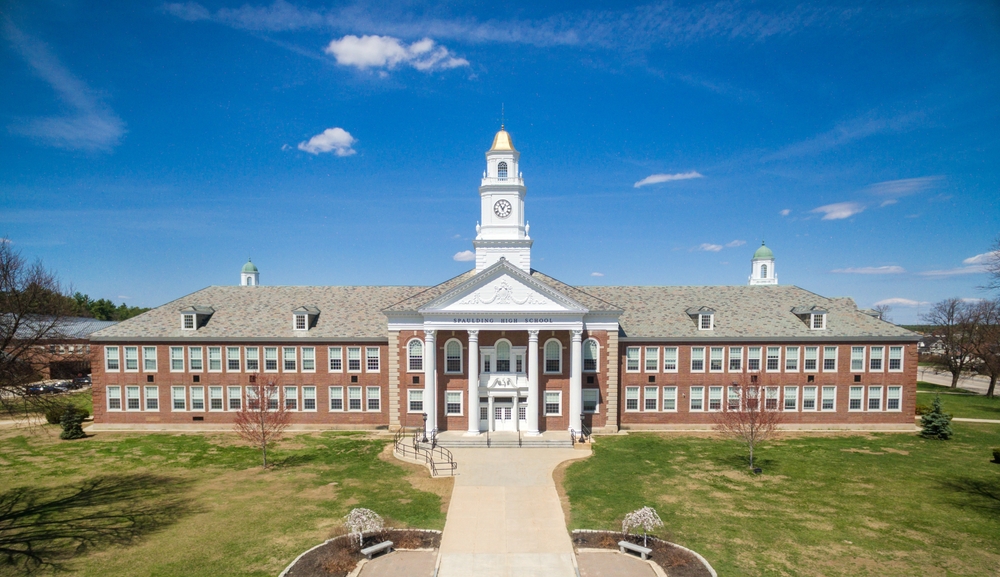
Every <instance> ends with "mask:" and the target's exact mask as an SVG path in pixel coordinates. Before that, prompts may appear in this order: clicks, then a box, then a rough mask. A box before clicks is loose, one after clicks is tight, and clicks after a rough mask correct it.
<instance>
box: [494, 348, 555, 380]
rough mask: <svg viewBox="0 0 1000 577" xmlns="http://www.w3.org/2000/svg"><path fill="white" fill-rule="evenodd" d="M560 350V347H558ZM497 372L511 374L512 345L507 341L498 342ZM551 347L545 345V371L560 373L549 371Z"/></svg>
mask: <svg viewBox="0 0 1000 577" xmlns="http://www.w3.org/2000/svg"><path fill="white" fill-rule="evenodd" d="M556 348H557V349H558V345H557V346H556ZM496 351H497V372H498V373H509V372H510V343H508V342H507V341H499V342H497V347H496ZM548 355H549V346H548V344H546V345H545V370H546V372H551V371H558V367H557V368H556V369H549V357H548ZM557 358H558V356H557Z"/></svg>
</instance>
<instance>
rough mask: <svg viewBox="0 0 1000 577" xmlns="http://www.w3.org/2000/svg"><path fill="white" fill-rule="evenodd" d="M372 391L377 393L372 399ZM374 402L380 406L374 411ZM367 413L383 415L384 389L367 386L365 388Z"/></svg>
mask: <svg viewBox="0 0 1000 577" xmlns="http://www.w3.org/2000/svg"><path fill="white" fill-rule="evenodd" d="M372 391H375V396H374V397H372ZM372 401H375V404H376V405H378V406H377V407H375V408H374V409H373V408H372ZM365 412H366V413H381V412H382V387H379V386H377V385H375V386H366V387H365Z"/></svg>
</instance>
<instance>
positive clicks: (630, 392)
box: [625, 387, 639, 411]
mask: <svg viewBox="0 0 1000 577" xmlns="http://www.w3.org/2000/svg"><path fill="white" fill-rule="evenodd" d="M625 410H626V411H638V410H639V387H625Z"/></svg>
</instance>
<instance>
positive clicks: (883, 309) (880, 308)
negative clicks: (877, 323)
mask: <svg viewBox="0 0 1000 577" xmlns="http://www.w3.org/2000/svg"><path fill="white" fill-rule="evenodd" d="M872 310H874V311H875V312H877V313H878V318H879V319H880V320H883V321H885V322H887V323H891V322H892V317H890V316H889V313H891V312H892V307H891V306H889V305H875V306H873V307H872Z"/></svg>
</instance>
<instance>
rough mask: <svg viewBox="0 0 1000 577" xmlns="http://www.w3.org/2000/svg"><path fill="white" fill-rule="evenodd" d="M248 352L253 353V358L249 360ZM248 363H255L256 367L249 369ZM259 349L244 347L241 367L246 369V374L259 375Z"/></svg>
mask: <svg viewBox="0 0 1000 577" xmlns="http://www.w3.org/2000/svg"><path fill="white" fill-rule="evenodd" d="M250 351H253V355H252V356H253V358H252V359H251V358H250V357H251V355H250ZM250 361H253V362H255V363H257V367H256V368H253V369H251V368H250ZM260 361H261V359H260V347H246V348H245V349H244V350H243V366H244V367H246V371H247V372H248V373H259V372H260V368H261V366H260Z"/></svg>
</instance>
